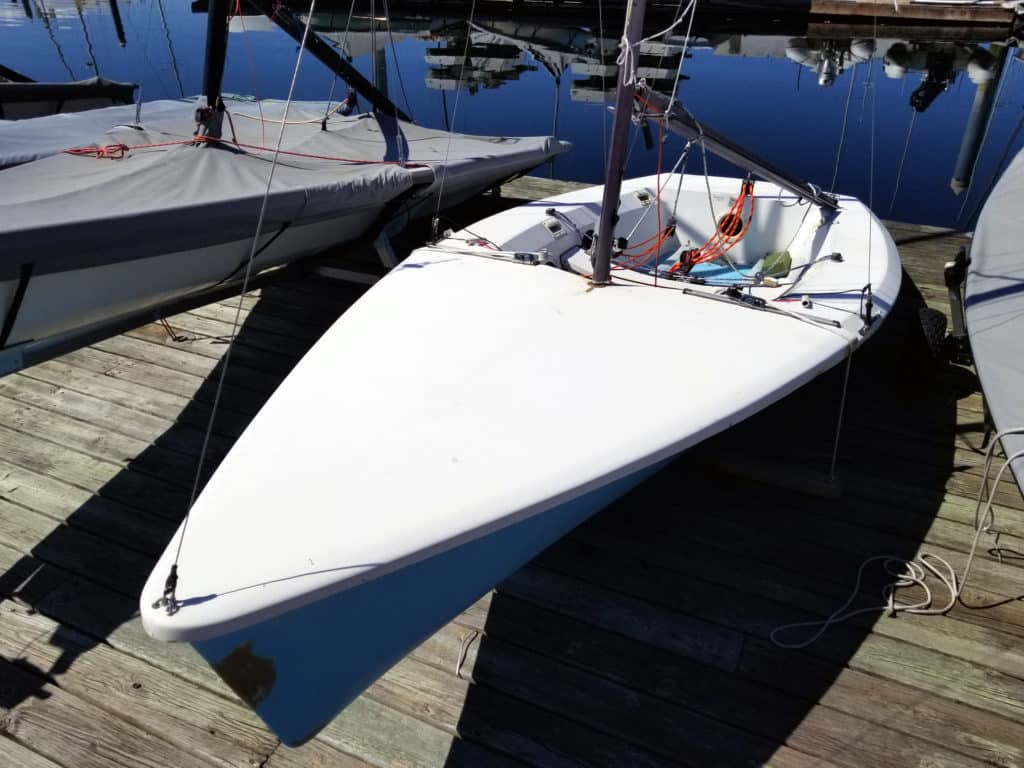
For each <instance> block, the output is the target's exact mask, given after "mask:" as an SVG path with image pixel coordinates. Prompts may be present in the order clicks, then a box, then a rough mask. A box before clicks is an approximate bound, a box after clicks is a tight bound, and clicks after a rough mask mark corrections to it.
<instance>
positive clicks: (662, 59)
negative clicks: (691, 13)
mask: <svg viewBox="0 0 1024 768" xmlns="http://www.w3.org/2000/svg"><path fill="white" fill-rule="evenodd" d="M692 5H693V0H690V5H688V6H687V8H690V7H691V6H692ZM682 8H683V0H679V3H678V4H677V5H676V19H677V20H678V19H681V17H682V14H683V13H685V11H683V10H682ZM641 34H643V33H642V32H641ZM641 42H642V41H641ZM667 50H668V43H665V48H664V49H662V51H661V55H660V56H659V57H658V69H661V65H662V64H664V63H665V52H666V51H667ZM636 55H637V65H638V66H639V58H640V50H639V46H638V48H637V52H636ZM678 71H679V68H678V67H676V72H678Z"/></svg>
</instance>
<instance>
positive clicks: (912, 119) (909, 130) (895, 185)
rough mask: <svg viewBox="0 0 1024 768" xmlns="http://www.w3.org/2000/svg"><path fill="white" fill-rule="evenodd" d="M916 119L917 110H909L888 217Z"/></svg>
mask: <svg viewBox="0 0 1024 768" xmlns="http://www.w3.org/2000/svg"><path fill="white" fill-rule="evenodd" d="M916 119H917V110H916V109H915V110H911V112H910V125H909V126H908V127H907V140H906V141H905V142H904V143H903V154H902V155H900V165H899V168H898V169H897V170H896V183H895V184H894V185H893V189H892V200H890V201H889V214H888V215H892V209H893V206H895V205H896V195H898V194H899V191H900V180H901V179H902V178H903V163H904V162H906V159H907V150H908V149H909V148H910V134H911V133H912V132H913V130H914V120H916Z"/></svg>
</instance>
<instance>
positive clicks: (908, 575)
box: [768, 427, 1024, 649]
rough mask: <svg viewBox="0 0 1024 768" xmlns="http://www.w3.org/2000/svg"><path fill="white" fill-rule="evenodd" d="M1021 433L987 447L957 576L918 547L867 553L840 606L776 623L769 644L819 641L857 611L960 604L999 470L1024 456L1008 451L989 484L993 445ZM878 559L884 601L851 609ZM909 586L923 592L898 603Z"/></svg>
mask: <svg viewBox="0 0 1024 768" xmlns="http://www.w3.org/2000/svg"><path fill="white" fill-rule="evenodd" d="M1019 434H1024V427H1014V428H1011V429H1006V430H1003V431H1002V432H999V433H997V434H996V436H995V437H994V438H993V439H992V442H991V443H990V444H989V447H988V449H987V450H986V452H985V463H984V472H983V474H982V478H981V485H980V487H979V489H978V498H977V502H976V505H975V510H974V538H973V539H972V540H971V547H970V550H969V551H968V554H967V562H966V563H965V564H964V570H963V575H962V576H961V577H960V578H959V579H958V578H957V574H956V569H955V568H954V567H953V566H952V565H951V564H950V563H949V561H948V560H946V559H944V558H942V557H939V556H938V555H934V554H932V553H930V552H922V553H920V554H919V555H918V556H917V557H916V558H914V559H913V560H907V559H906V558H902V557H897V556H895V555H875V556H874V557H869V558H868V559H867V560H865V561H864V562H862V563H861V564H860V567H859V568H858V569H857V578H856V580H855V582H854V585H853V589H852V590H851V592H850V596H849V597H848V598H847V599H846V600H845V601H844V602H843V604H842V605H840V606H839V607H838V608H837V609H836V610H835V611H833V612H832V613H831V614H830V615H829V616H828V617H826V618H824V619H817V620H814V621H800V622H796V623H795V624H784V625H782V626H780V627H776V628H775V629H773V630H772V631H771V633H770V634H769V635H768V637H769V639H770V640H771V641H772V643H773V644H774V645H776V646H777V647H779V648H792V649H797V648H806V647H808V646H809V645H812V644H813V643H815V642H817V641H818V640H819V639H820V638H821V637H822V636H823V635H824V634H825V633H826V632H827V631H828V630H829V629H830V628H831V627H833V626H835V625H836V624H841V623H842V622H844V621H847V620H848V619H852V618H853V617H855V616H860V615H863V614H867V613H881V612H885V613H888V614H889V615H890V616H895V615H897V614H900V613H908V614H916V615H919V616H937V615H942V614H945V613H948V612H949V611H950V610H952V609H953V607H954V606H955V605H956V604H957V602H958V601H959V602H961V604H963V601H962V600H961V595H962V594H963V590H964V586H965V585H966V584H967V578H968V576H969V575H970V573H971V566H972V565H973V564H974V558H975V555H976V554H977V550H978V542H979V541H980V540H981V536H982V534H983V533H988V532H989V531H991V530H992V529H993V527H994V525H995V513H994V512H993V510H992V504H993V502H994V500H995V489H996V488H997V487H998V486H999V482H1000V481H1001V480H1002V479H1003V475H1004V474H1005V473H1006V470H1007V469H1009V468H1010V466H1011V464H1013V462H1015V461H1017V460H1018V459H1021V458H1024V449H1021V450H1019V451H1017V452H1016V453H1013V454H1010V455H1009V456H1007V457H1006V458H1005V459H1004V461H1003V463H1002V464H1001V465H1000V467H999V471H998V472H996V475H995V479H994V480H993V482H992V486H991V489H990V488H989V484H988V479H989V474H990V472H991V468H992V461H993V458H994V455H995V450H996V447H997V446H999V445H1001V444H1002V441H1003V438H1004V437H1006V436H1007V435H1019ZM876 563H881V564H882V568H883V569H884V570H885V572H886V573H887V574H889V575H890V576H892V577H893V581H891V582H889V583H888V584H886V585H885V586H884V587H882V601H883V602H882V605H872V606H868V607H865V608H855V609H851V607H850V606H851V605H853V603H854V601H856V599H857V597H858V596H859V595H860V587H861V582H862V581H863V579H864V573H865V571H867V569H868V568H869V567H870V566H872V565H874V564H876ZM929 576H933V577H934V578H936V579H938V581H939V582H940V583H941V584H942V588H943V589H944V590H945V591H946V592H947V593H948V597H947V598H946V600H945V601H944V603H943V604H942V605H941V606H936V605H935V602H936V597H937V595H936V593H934V592H933V591H932V587H931V586H930V585H929V583H928V578H929ZM912 586H918V587H920V588H921V589H922V590H924V597H923V598H922V599H921V600H918V601H917V602H914V603H900V602H898V601H897V600H896V593H897V591H898V590H900V589H906V588H908V587H912ZM965 607H967V608H985V607H987V606H969V605H965ZM813 628H817V629H816V631H815V632H813V633H812V634H811V636H810V637H807V638H805V639H803V640H793V641H787V640H783V639H780V635H785V634H790V633H792V632H793V630H800V629H813Z"/></svg>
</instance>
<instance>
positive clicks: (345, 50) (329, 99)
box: [324, 0, 356, 120]
mask: <svg viewBox="0 0 1024 768" xmlns="http://www.w3.org/2000/svg"><path fill="white" fill-rule="evenodd" d="M355 9H356V0H352V4H351V5H349V7H348V18H347V19H346V20H345V34H344V35H342V38H341V55H342V56H344V57H346V58H348V60H349V61H351V60H352V57H351V56H350V55H349V52H348V30H349V26H350V25H351V24H352V12H353V11H355ZM331 71H332V73H333V75H334V77H332V78H331V92H330V93H328V94H327V106H326V107H325V108H324V120H326V119H327V118H329V117H330V116H331V102H333V101H334V89H335V88H336V87H337V85H338V70H337V69H334V68H332V70H331ZM346 98H347V97H346Z"/></svg>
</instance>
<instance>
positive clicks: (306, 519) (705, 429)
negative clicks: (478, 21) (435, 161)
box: [141, 0, 901, 744]
mask: <svg viewBox="0 0 1024 768" xmlns="http://www.w3.org/2000/svg"><path fill="white" fill-rule="evenodd" d="M642 5H643V3H642V2H638V1H637V0H634V3H633V4H632V5H631V11H629V12H628V13H631V14H632V16H631V20H630V22H629V26H628V35H627V39H628V40H629V41H631V43H635V41H636V40H637V39H638V38H639V29H640V26H639V25H640V18H637V17H638V16H639V17H641V18H642V10H640V9H642ZM624 69H625V68H624ZM627 75H628V72H627V73H625V74H624V77H626V76H627ZM638 96H639V97H641V98H640V99H637V97H638ZM658 98H659V97H658V96H657V94H653V93H651V92H649V91H645V90H644V89H643V88H640V89H639V90H637V89H636V88H634V87H633V86H631V85H629V84H628V83H621V82H620V84H619V99H618V105H617V110H616V126H615V130H614V131H613V133H614V141H613V143H612V146H613V149H612V152H611V158H610V162H609V166H610V170H609V180H608V183H607V184H606V185H605V187H595V188H591V189H584V190H581V191H578V192H573V193H570V194H567V195H562V196H559V197H554V198H551V199H549V200H544V201H541V202H536V203H530V204H528V205H525V206H522V207H520V208H514V209H511V210H509V211H506V212H504V213H500V214H497V215H495V216H492V217H490V218H488V219H484V220H483V221H480V222H477V223H476V224H474V225H472V226H471V227H467V228H466V229H464V230H461V231H457V232H450V233H447V234H446V235H445V237H444V239H442V240H441V241H439V242H436V243H434V244H432V245H430V246H428V247H425V248H421V249H419V250H417V251H415V252H414V253H413V254H412V255H411V256H409V258H408V259H406V260H405V261H404V262H403V263H402V264H400V265H399V267H398V268H396V269H395V270H393V271H392V272H391V273H390V274H389V275H388V276H387V277H385V278H384V279H383V280H381V281H380V282H379V283H378V284H377V285H376V286H374V287H373V288H372V289H370V290H369V291H368V292H367V293H366V294H365V295H364V296H363V298H361V299H360V300H359V301H358V302H357V303H356V304H355V305H354V306H353V307H352V308H351V309H350V310H349V311H348V312H346V314H345V315H344V316H343V317H342V318H341V319H340V320H339V321H338V322H337V323H336V324H335V325H334V326H333V327H332V328H331V329H330V330H329V331H328V332H327V333H326V334H325V335H324V336H323V337H322V338H321V339H320V340H319V341H318V342H317V344H316V345H315V346H314V347H313V348H312V349H311V350H310V352H309V353H308V354H307V355H306V356H305V358H304V359H303V360H302V361H301V362H300V363H299V364H298V366H297V367H296V368H295V369H294V371H293V372H292V373H291V374H290V376H289V377H288V379H287V380H286V381H285V382H284V383H283V384H282V385H281V387H280V388H279V389H278V390H277V391H276V392H275V394H274V395H273V396H272V397H271V398H270V400H269V401H268V402H267V404H266V405H265V407H264V408H263V410H262V411H261V412H260V413H259V415H258V416H257V418H256V419H255V420H254V421H253V423H252V425H251V426H250V427H249V428H248V429H247V430H246V432H245V433H244V434H243V435H242V437H241V438H240V439H239V440H238V442H237V443H236V445H235V446H234V448H233V449H232V451H231V452H230V454H229V455H228V456H227V458H226V459H225V460H224V461H223V463H222V464H221V465H220V467H219V469H218V470H217V472H216V473H215V474H214V476H213V477H212V478H211V480H210V481H209V483H208V484H207V486H206V488H205V489H204V490H203V492H202V494H201V496H200V498H199V499H198V501H197V502H196V504H195V506H194V507H193V509H192V512H191V515H190V518H189V521H188V526H187V530H186V529H183V530H180V531H179V532H178V533H177V534H176V536H175V537H174V539H173V540H172V541H171V543H170V545H169V547H168V549H167V551H166V553H165V554H164V556H163V557H162V558H161V559H160V561H159V563H158V564H157V566H156V568H155V569H154V571H153V574H152V576H151V578H150V579H149V581H148V583H147V584H146V587H145V589H144V591H143V594H142V597H141V613H142V619H143V623H144V626H145V628H146V630H147V631H148V632H149V633H150V634H151V635H152V636H153V637H155V638H157V639H159V640H165V641H183V642H189V643H191V644H192V645H193V646H194V647H195V648H196V649H197V650H198V651H199V652H200V653H201V654H202V655H203V656H204V658H206V660H207V661H208V662H209V663H210V664H211V665H212V666H213V668H214V669H216V670H217V672H218V673H219V674H220V675H221V677H222V678H223V679H224V680H225V681H226V682H227V683H228V684H229V685H230V686H231V687H232V688H233V689H234V690H235V691H236V692H237V693H238V694H239V695H240V696H241V697H242V698H243V699H244V700H245V701H247V702H248V703H249V704H250V705H251V706H253V707H254V708H255V710H256V711H257V712H258V713H259V714H260V716H261V717H262V718H263V719H264V721H265V722H266V723H267V724H268V725H269V726H270V727H271V728H272V729H273V730H274V731H275V733H277V734H278V736H279V737H280V738H281V739H282V740H283V741H284V742H285V743H287V744H297V743H300V742H302V741H303V740H304V739H306V738H308V737H309V736H311V735H312V734H314V733H315V732H316V731H317V730H318V729H319V728H320V727H322V725H323V724H325V723H326V722H327V721H328V720H330V718H332V717H333V716H334V714H335V713H336V712H337V711H338V710H339V709H340V708H342V707H344V706H345V705H346V704H347V703H348V702H350V701H351V700H352V699H353V698H354V697H356V696H357V695H358V694H359V693H360V692H361V691H362V690H363V689H364V688H365V687H366V686H367V685H369V684H370V683H371V682H372V681H373V680H374V679H375V678H376V677H377V676H379V675H380V674H381V673H382V672H384V671H385V670H386V669H387V668H388V667H389V666H391V665H392V664H393V663H395V662H396V661H397V660H399V659H400V658H401V657H402V656H403V655H404V654H405V653H407V652H408V651H409V650H411V649H412V648H413V647H415V645H416V644H417V643H419V642H421V641H422V640H423V639H424V638H425V637H427V636H428V635H429V634H430V633H432V632H434V631H435V630H436V629H437V628H438V627H440V626H441V625H442V624H444V623H445V622H446V621H448V620H449V619H451V618H452V617H453V616H454V615H455V614H456V613H457V612H458V611H460V610H462V609H463V608H464V607H466V606H467V605H468V604H470V603H471V602H472V601H474V600H475V599H477V598H478V597H479V596H480V595H481V594H483V593H484V592H486V591H487V590H488V589H490V588H492V587H493V586H494V585H495V584H496V583H498V582H499V581H500V580H501V579H502V578H504V577H505V576H507V575H508V574H510V573H511V572H512V571H514V570H515V569H516V568H518V567H520V566H521V565H522V564H524V563H525V562H526V561H528V560H529V559H530V558H532V557H533V556H534V555H536V554H537V553H538V552H540V551H541V550H542V549H544V548H545V547H546V546H548V545H549V544H551V543H552V542H553V541H555V540H557V539H558V538H559V537H561V536H563V535H564V534H565V533H567V532H568V531H569V530H571V529H572V528H573V527H574V526H576V525H578V524H579V523H580V522H582V521H583V520H585V519H587V517H589V516H590V515H592V514H593V513H594V512H596V511H597V510H599V509H601V508H602V507H604V506H606V505H607V504H609V503H610V502H611V501H613V500H614V499H616V498H617V497H619V496H621V495H622V494H624V493H625V492H626V491H628V490H629V489H630V488H631V487H633V486H635V485H636V484H637V483H639V482H640V481H642V480H643V479H644V478H646V477H648V476H650V475H651V474H652V473H654V472H655V471H657V470H658V469H659V468H660V467H662V466H664V464H665V463H666V462H668V461H669V460H671V459H672V458H673V457H675V456H677V455H679V454H680V453H682V452H684V451H685V450H686V449H687V448H689V447H691V446H693V445H695V444H697V443H699V442H700V441H701V440H704V439H705V438H707V437H709V436H711V435H713V434H715V433H716V432H719V431H721V430H723V429H726V428H728V427H729V426H730V425H732V424H734V423H736V422H738V421H740V420H742V419H744V418H746V417H747V416H749V415H751V414H753V413H755V412H757V411H759V410H761V409H763V408H766V407H769V406H771V404H772V403H774V402H775V401H777V400H778V399H780V398H781V397H783V396H784V395H786V394H787V393H789V392H792V391H793V390H795V389H796V388H798V387H799V386H800V385H801V384H803V383H804V382H806V381H808V380H810V379H811V378H813V377H814V376H816V375H817V374H819V373H821V372H822V371H825V370H827V369H828V368H830V367H832V366H834V365H836V364H837V363H840V362H842V361H843V360H844V359H847V358H848V356H849V355H850V354H852V351H853V350H854V349H856V348H857V347H858V346H859V345H860V344H861V343H862V342H863V341H864V340H865V339H866V338H867V337H869V336H870V335H871V334H872V333H874V331H875V330H876V329H877V328H878V327H879V325H880V323H881V321H882V320H883V318H884V317H885V315H886V314H887V313H888V311H889V309H890V307H891V305H892V303H893V302H894V301H895V299H896V295H897V292H898V290H899V284H900V274H901V270H900V263H899V259H898V256H897V253H896V248H895V246H894V245H893V242H892V240H891V238H890V237H889V235H888V234H887V233H886V230H885V229H884V228H883V227H882V226H881V224H880V223H879V222H878V220H877V219H876V218H875V216H874V215H873V214H872V213H871V211H870V210H869V209H868V208H867V207H866V206H864V205H863V204H862V203H860V202H858V201H857V200H855V199H853V198H850V197H837V198H833V197H831V196H828V195H824V194H822V193H821V192H820V191H818V190H815V189H814V188H812V187H810V186H809V185H802V184H800V183H797V182H793V181H791V180H789V179H788V177H785V175H784V174H781V172H778V171H776V170H775V169H772V168H771V167H769V166H767V165H766V164H764V163H757V162H754V163H751V164H753V165H755V166H756V172H757V173H758V175H760V176H761V177H762V178H768V179H771V180H770V181H769V180H765V181H757V182H754V181H742V182H741V181H739V180H736V179H724V178H708V179H705V177H703V176H702V175H697V176H688V175H682V174H680V173H673V174H662V175H659V176H651V177H647V178H640V179H633V180H630V181H628V182H625V183H623V184H621V188H620V184H619V182H620V179H621V169H622V157H623V153H622V151H621V148H622V147H623V145H624V138H625V136H626V128H627V127H628V122H629V120H630V119H631V117H632V115H633V114H634V102H635V106H636V107H637V109H638V112H637V115H638V116H639V117H641V118H643V119H648V120H652V121H660V122H661V123H662V124H663V125H667V126H668V127H670V128H673V129H679V130H684V131H685V130H689V128H692V126H693V123H692V118H686V117H685V116H681V115H680V113H679V112H678V108H677V107H675V106H673V105H670V104H669V103H668V100H667V99H665V98H664V97H660V98H661V101H660V102H658ZM656 103H660V104H661V106H651V105H653V104H656ZM688 120H689V121H690V122H688ZM697 127H698V128H699V134H700V137H699V140H700V141H701V142H703V143H704V144H705V145H706V146H708V147H709V148H714V149H715V150H716V151H719V152H721V153H722V154H725V155H730V153H731V156H732V157H735V158H737V159H740V160H742V159H744V157H745V156H744V155H743V154H742V152H741V151H740V150H738V148H736V147H735V146H733V145H730V144H728V142H725V141H724V140H722V139H721V137H716V136H715V135H714V134H713V133H712V132H711V131H710V130H709V129H707V128H706V126H699V125H698V126H697ZM712 209H714V211H712ZM701 244H703V245H701ZM680 493H681V494H685V493H686V489H685V488H680ZM182 537H184V538H182ZM168 574H172V575H171V577H170V578H168Z"/></svg>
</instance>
